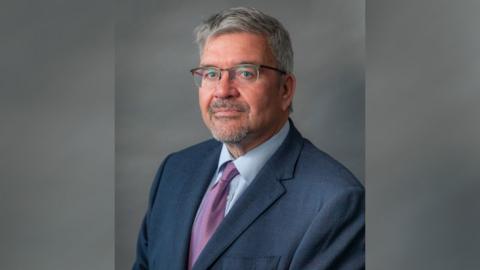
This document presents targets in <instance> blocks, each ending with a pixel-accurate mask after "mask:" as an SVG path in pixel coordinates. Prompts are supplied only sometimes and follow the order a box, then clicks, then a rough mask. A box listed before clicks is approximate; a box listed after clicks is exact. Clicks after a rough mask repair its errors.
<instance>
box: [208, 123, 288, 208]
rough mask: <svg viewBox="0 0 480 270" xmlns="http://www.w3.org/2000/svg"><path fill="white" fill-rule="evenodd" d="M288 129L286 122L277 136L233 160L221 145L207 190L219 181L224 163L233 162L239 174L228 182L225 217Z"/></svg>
mask: <svg viewBox="0 0 480 270" xmlns="http://www.w3.org/2000/svg"><path fill="white" fill-rule="evenodd" d="M289 129H290V123H289V122H288V121H287V122H286V123H285V125H283V127H282V128H281V129H280V131H279V132H278V133H277V134H275V135H274V136H272V137H271V138H270V139H268V140H267V141H265V142H264V143H262V144H260V145H258V146H257V147H255V148H253V149H252V150H250V151H248V152H247V153H245V155H243V156H240V157H239V158H237V159H234V158H233V157H232V155H230V152H229V151H228V149H227V146H226V145H225V144H224V145H223V147H222V151H221V152H220V158H219V160H218V166H217V171H216V172H215V174H214V176H213V178H212V181H211V183H210V186H209V188H211V187H212V186H213V185H214V184H215V183H216V182H217V181H219V180H220V177H221V176H222V171H223V167H224V166H223V165H224V164H225V162H228V161H230V160H233V163H234V164H235V167H237V170H238V172H239V174H238V175H237V176H236V177H235V178H233V179H232V180H231V182H230V188H229V192H228V197H227V206H226V208H225V215H227V213H228V211H230V209H231V208H232V206H233V205H234V204H235V202H236V201H237V200H238V198H239V197H240V196H241V195H242V193H243V192H244V191H245V189H247V187H248V186H249V185H250V184H251V183H252V181H253V179H255V176H257V174H258V172H259V171H260V169H261V168H262V167H263V166H264V165H265V163H266V162H267V161H268V160H269V159H270V157H271V156H272V155H273V154H274V153H275V151H277V149H278V148H279V147H280V145H281V144H282V142H283V141H284V140H285V138H286V137H287V135H288V131H289Z"/></svg>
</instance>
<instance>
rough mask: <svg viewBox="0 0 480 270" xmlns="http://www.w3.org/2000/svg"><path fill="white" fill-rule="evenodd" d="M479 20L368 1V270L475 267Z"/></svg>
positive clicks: (436, 4) (471, 8)
mask: <svg viewBox="0 0 480 270" xmlns="http://www.w3.org/2000/svg"><path fill="white" fill-rule="evenodd" d="M479 14H480V1H446V0H439V1H422V0H420V1H389V0H387V1H385V0H375V1H368V3H367V14H366V17H367V25H366V26H367V38H366V39H367V43H366V44H367V59H368V60H367V74H366V77H367V91H366V93H367V94H366V119H367V121H366V179H367V181H366V182H367V269H372V270H374V269H389V270H395V269H402V270H403V269H409V270H412V269H419V270H424V269H436V270H440V269H455V270H456V269H462V270H464V269H465V270H475V269H480V256H479V255H480V248H479V243H480V233H479V228H480V200H479V192H480V169H479V168H480V166H479V163H480V142H479V140H480V139H479V138H480V109H479V108H480V107H479V104H480V76H479V75H480V35H479V33H480V32H479V29H480V16H479Z"/></svg>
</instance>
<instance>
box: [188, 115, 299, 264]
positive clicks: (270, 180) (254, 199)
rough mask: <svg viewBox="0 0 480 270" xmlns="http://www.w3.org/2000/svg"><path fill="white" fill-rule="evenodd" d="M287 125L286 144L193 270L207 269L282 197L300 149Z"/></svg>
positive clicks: (204, 251)
mask: <svg viewBox="0 0 480 270" xmlns="http://www.w3.org/2000/svg"><path fill="white" fill-rule="evenodd" d="M290 125H291V126H290V132H289V135H288V136H287V138H286V139H285V142H284V143H283V144H282V145H281V146H280V148H279V149H278V150H277V152H276V153H275V154H274V155H273V156H272V158H271V159H270V160H269V161H268V162H267V163H266V164H265V166H264V167H263V168H262V169H261V170H260V172H259V173H258V175H257V177H255V179H254V180H253V182H252V183H251V184H250V186H249V187H248V188H247V189H246V190H245V192H244V193H243V195H242V196H241V197H240V198H239V200H238V201H237V202H236V203H235V205H234V206H233V207H232V209H231V210H230V212H229V213H228V214H227V215H226V216H225V219H224V220H223V221H222V223H221V224H220V226H219V227H218V228H217V231H216V232H215V233H214V234H213V235H212V238H210V240H209V242H208V243H207V245H206V246H205V248H204V249H203V251H202V253H201V254H200V256H199V257H198V259H197V261H196V263H195V265H194V267H193V270H203V269H207V268H209V267H210V266H211V265H212V264H213V263H214V262H215V260H217V259H218V258H219V257H220V256H221V255H222V253H223V252H225V250H226V249H227V248H228V247H229V246H230V245H231V244H232V243H233V242H234V241H235V239H237V238H238V237H239V236H240V235H241V233H242V232H243V231H245V230H246V229H247V228H248V226H249V225H250V224H252V223H253V222H254V221H255V220H256V219H257V218H258V217H259V216H260V215H261V214H262V213H263V212H265V211H266V210H267V209H268V208H269V207H270V206H271V205H272V204H274V203H275V201H276V200H278V199H279V198H280V197H281V196H282V195H283V194H284V193H285V188H284V186H283V185H282V183H281V180H285V179H290V178H292V177H293V171H294V168H295V164H296V161H297V159H298V156H299V154H300V151H301V148H302V146H303V141H302V137H301V135H300V134H299V133H298V131H297V130H296V129H295V127H294V126H293V123H292V122H290Z"/></svg>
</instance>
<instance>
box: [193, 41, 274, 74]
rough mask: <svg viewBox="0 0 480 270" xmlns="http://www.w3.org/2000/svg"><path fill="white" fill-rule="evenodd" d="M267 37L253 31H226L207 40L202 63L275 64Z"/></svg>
mask: <svg viewBox="0 0 480 270" xmlns="http://www.w3.org/2000/svg"><path fill="white" fill-rule="evenodd" d="M273 59H274V58H273V55H272V52H271V49H270V47H269V46H268V42H267V39H266V38H265V37H264V36H262V35H259V34H252V33H244V32H240V33H225V34H220V35H217V36H211V37H209V38H208V39H207V41H206V42H205V45H204V47H203V52H202V55H201V57H200V64H201V65H204V66H206V65H213V66H219V67H229V66H232V65H236V64H241V63H254V64H274V62H272V61H273Z"/></svg>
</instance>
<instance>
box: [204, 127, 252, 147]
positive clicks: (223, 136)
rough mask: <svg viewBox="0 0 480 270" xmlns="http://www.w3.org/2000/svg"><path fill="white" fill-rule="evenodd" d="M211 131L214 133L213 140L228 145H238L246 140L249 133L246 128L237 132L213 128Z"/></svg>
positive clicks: (236, 130)
mask: <svg viewBox="0 0 480 270" xmlns="http://www.w3.org/2000/svg"><path fill="white" fill-rule="evenodd" d="M210 131H211V132H212V136H213V138H215V139H216V140H217V141H220V142H223V143H226V144H238V143H240V142H241V141H242V140H243V139H245V137H246V136H247V133H248V130H247V129H246V128H239V129H235V130H226V129H217V128H212V129H210Z"/></svg>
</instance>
